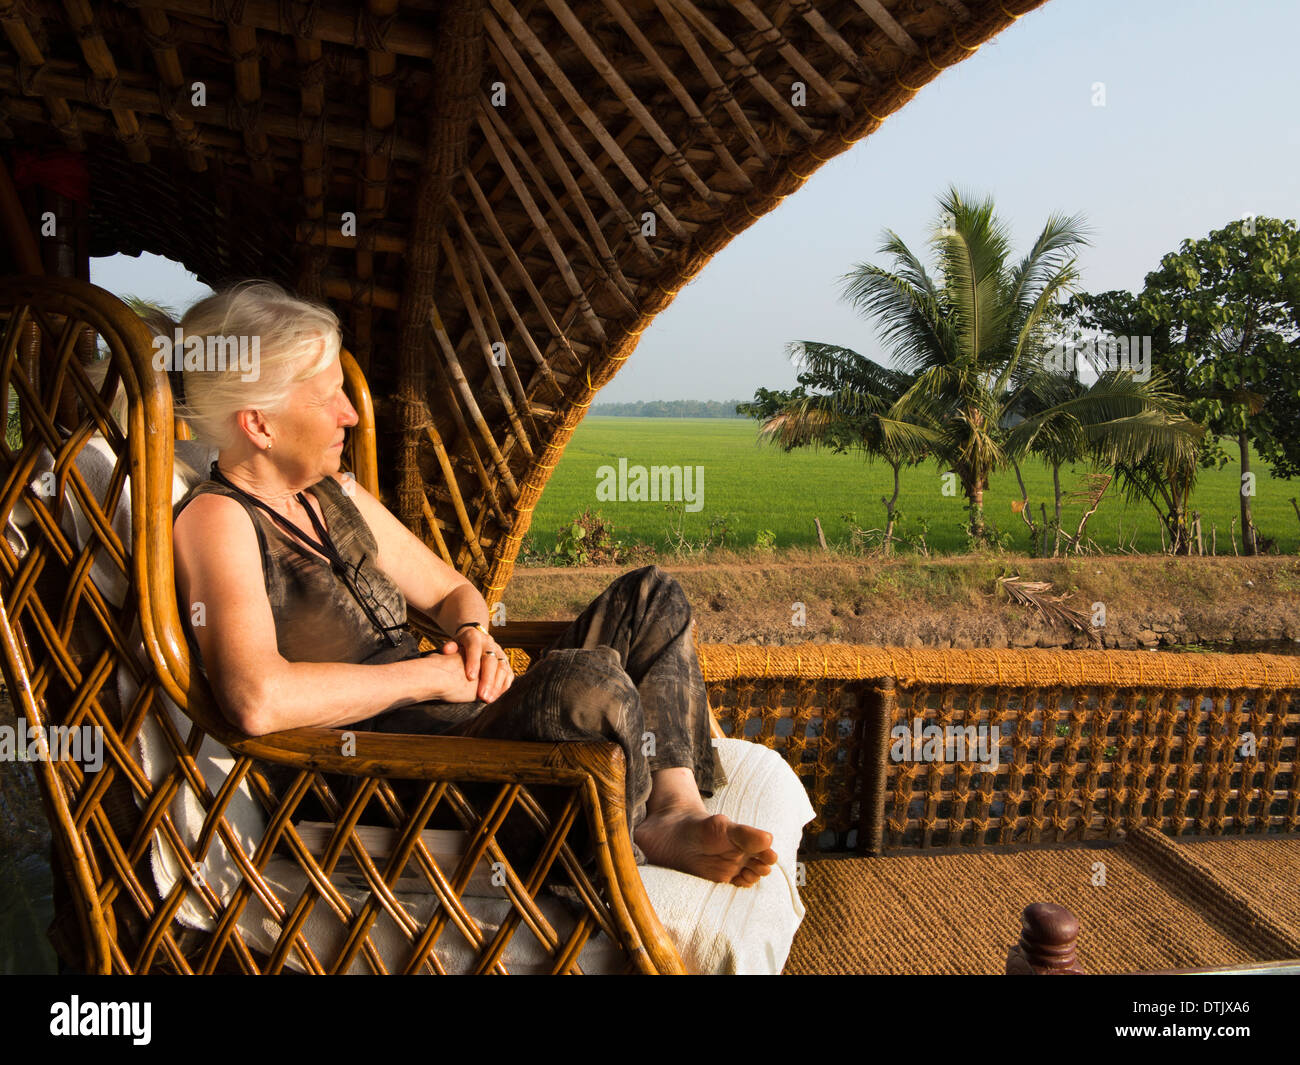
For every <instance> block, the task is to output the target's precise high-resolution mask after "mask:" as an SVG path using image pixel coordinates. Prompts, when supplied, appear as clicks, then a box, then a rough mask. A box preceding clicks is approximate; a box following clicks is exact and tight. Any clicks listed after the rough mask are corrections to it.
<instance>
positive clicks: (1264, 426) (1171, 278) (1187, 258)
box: [1140, 218, 1300, 555]
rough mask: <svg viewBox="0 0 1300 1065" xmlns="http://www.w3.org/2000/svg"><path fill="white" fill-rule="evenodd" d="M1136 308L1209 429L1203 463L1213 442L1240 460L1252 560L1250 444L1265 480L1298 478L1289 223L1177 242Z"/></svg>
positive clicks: (1296, 254)
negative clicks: (1167, 344) (1165, 337)
mask: <svg viewBox="0 0 1300 1065" xmlns="http://www.w3.org/2000/svg"><path fill="white" fill-rule="evenodd" d="M1140 307H1141V309H1142V311H1143V312H1145V313H1146V314H1147V315H1148V316H1150V318H1151V319H1152V320H1153V321H1154V322H1155V323H1156V324H1157V325H1158V326H1160V327H1163V328H1166V329H1168V330H1169V332H1170V334H1171V337H1172V339H1173V343H1172V345H1171V350H1170V353H1169V362H1170V363H1171V364H1172V365H1173V366H1176V367H1177V368H1178V370H1179V371H1180V372H1181V375H1182V377H1183V379H1184V380H1185V383H1186V387H1187V395H1188V397H1189V398H1190V399H1191V400H1192V406H1191V413H1192V416H1193V417H1194V418H1196V419H1197V420H1198V421H1200V422H1202V423H1203V424H1204V425H1206V426H1207V427H1208V429H1209V430H1210V434H1211V435H1210V437H1209V439H1208V440H1207V445H1206V451H1205V459H1204V461H1206V462H1213V463H1215V464H1216V465H1220V466H1222V465H1223V464H1224V463H1225V462H1226V461H1227V455H1226V453H1225V452H1224V450H1223V448H1222V445H1221V443H1220V438H1222V437H1225V436H1227V437H1235V438H1236V441H1237V447H1238V449H1239V451H1240V456H1241V460H1240V461H1241V467H1240V468H1241V482H1242V484H1241V492H1240V500H1241V527H1242V543H1243V550H1244V552H1245V554H1247V555H1253V554H1255V553H1256V552H1257V544H1256V536H1255V527H1254V523H1253V521H1252V515H1251V505H1250V503H1251V495H1252V493H1253V481H1254V478H1253V476H1252V475H1251V468H1250V466H1251V445H1252V444H1253V445H1254V447H1255V449H1256V450H1257V451H1258V453H1259V455H1260V457H1261V458H1263V459H1264V460H1265V461H1266V462H1268V463H1270V464H1271V465H1272V467H1273V472H1274V473H1275V474H1277V475H1278V476H1281V477H1291V476H1293V475H1294V474H1296V473H1297V472H1300V419H1297V418H1296V409H1297V402H1300V232H1297V230H1296V225H1295V222H1294V221H1285V222H1283V221H1279V220H1278V219H1275V218H1257V219H1252V220H1247V221H1243V222H1233V223H1230V224H1229V225H1227V226H1225V227H1224V228H1222V229H1218V230H1215V231H1214V232H1212V233H1210V235H1209V236H1208V237H1205V238H1203V239H1201V240H1185V241H1183V243H1182V245H1181V247H1180V248H1179V250H1178V251H1177V252H1171V253H1170V254H1168V255H1166V256H1165V257H1164V258H1163V259H1162V260H1161V261H1160V266H1159V267H1158V268H1157V269H1156V270H1154V271H1152V272H1151V273H1150V274H1148V275H1147V277H1146V288H1145V290H1144V291H1143V293H1142V297H1141V300H1140Z"/></svg>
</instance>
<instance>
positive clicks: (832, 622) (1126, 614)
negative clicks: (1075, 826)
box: [505, 552, 1300, 648]
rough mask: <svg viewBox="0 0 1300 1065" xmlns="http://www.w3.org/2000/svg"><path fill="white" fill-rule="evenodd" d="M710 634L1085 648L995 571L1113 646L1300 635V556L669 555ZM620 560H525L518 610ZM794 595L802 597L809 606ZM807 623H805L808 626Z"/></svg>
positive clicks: (551, 607)
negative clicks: (1035, 590)
mask: <svg viewBox="0 0 1300 1065" xmlns="http://www.w3.org/2000/svg"><path fill="white" fill-rule="evenodd" d="M660 565H661V566H662V568H663V569H665V570H667V571H668V572H670V573H672V575H673V576H674V577H676V578H677V579H678V580H679V581H680V582H681V584H682V586H683V587H684V588H685V589H686V592H687V594H688V595H689V596H690V599H691V602H692V603H693V604H694V606H695V609H696V616H697V618H698V620H699V625H700V635H701V638H702V639H704V640H705V641H708V642H731V643H758V644H782V643H798V642H801V641H806V640H812V641H821V642H829V643H865V644H875V645H880V646H895V647H921V646H924V647H1035V646H1037V647H1087V646H1089V642H1088V639H1087V637H1086V636H1085V635H1083V634H1082V633H1079V632H1076V631H1074V630H1072V629H1070V628H1068V627H1066V626H1064V625H1057V624H1049V623H1047V622H1044V621H1043V620H1042V618H1040V617H1039V615H1038V613H1037V612H1036V611H1034V610H1032V609H1030V608H1027V607H1025V606H1021V605H1019V604H1017V603H1013V602H1011V601H1010V600H1009V599H1008V598H1007V597H1006V596H1005V595H1004V594H1000V593H998V592H997V590H996V588H997V584H996V582H997V578H998V577H999V576H1003V575H1012V574H1019V575H1021V576H1023V577H1024V578H1026V579H1029V580H1045V581H1050V582H1051V583H1052V586H1053V593H1054V594H1064V595H1066V596H1067V598H1066V600H1065V603H1064V605H1066V606H1070V607H1073V608H1074V609H1076V610H1080V611H1082V612H1083V613H1085V614H1087V615H1089V616H1090V617H1100V612H1099V610H1098V608H1097V607H1096V606H1095V605H1094V604H1102V605H1103V606H1104V611H1105V622H1104V624H1103V625H1102V626H1100V628H1099V633H1100V635H1101V638H1102V642H1103V645H1104V646H1106V647H1118V648H1137V647H1157V646H1171V645H1174V644H1223V643H1232V642H1236V643H1245V644H1259V643H1264V642H1275V641H1284V640H1290V641H1296V640H1300V559H1297V558H1295V557H1293V556H1284V557H1263V558H1180V559H1175V558H1170V557H1167V556H1107V557H1099V558H1087V557H1085V558H1080V559H1069V560H1062V559H1032V558H1020V557H1015V556H1006V555H998V556H966V557H959V558H945V559H943V560H940V561H928V560H925V559H917V558H912V557H909V558H903V559H896V560H891V561H874V560H871V561H868V560H854V559H844V558H827V557H825V556H819V555H817V554H815V553H803V552H789V553H783V554H782V555H780V556H772V557H771V558H770V559H768V560H762V559H758V560H756V559H755V558H754V557H752V556H751V557H742V556H723V557H720V558H718V559H715V560H712V561H710V562H708V563H705V564H700V563H689V562H688V563H683V564H675V563H671V562H664V563H661V564H660ZM620 572H622V570H621V569H620V568H617V567H600V568H591V569H517V570H516V571H515V575H514V577H513V578H512V580H511V582H510V586H509V587H508V588H507V590H506V597H505V603H506V609H507V612H508V616H509V617H510V618H511V619H519V620H525V619H528V620H533V619H559V618H570V617H573V616H574V615H575V614H576V613H578V611H580V610H581V609H582V607H583V606H585V605H586V603H587V602H589V601H590V600H591V598H592V597H593V596H595V595H597V594H598V593H599V592H600V591H601V589H602V588H604V586H605V585H606V584H607V583H608V582H609V581H610V580H612V579H613V578H614V577H616V576H617V575H618V574H619V573H620ZM797 604H803V611H802V612H801V611H800V610H799V607H798V606H797ZM801 613H802V620H803V622H804V624H802V625H800V624H799V621H800V620H801Z"/></svg>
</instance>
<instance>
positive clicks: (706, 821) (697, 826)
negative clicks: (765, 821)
mask: <svg viewBox="0 0 1300 1065" xmlns="http://www.w3.org/2000/svg"><path fill="white" fill-rule="evenodd" d="M634 838H635V839H636V842H637V846H638V847H640V848H641V850H642V851H644V852H645V856H646V860H647V861H649V862H650V863H651V864H652V865H662V866H664V867H665V868H668V869H677V870H680V871H681V872H683V873H690V874H691V875H693V876H699V877H703V878H704V879H705V880H713V881H715V882H717V883H719V884H734V885H736V886H737V887H750V886H752V885H753V884H757V883H758V879H759V877H763V876H767V874H768V873H770V872H771V871H772V866H773V865H775V864H776V852H775V851H774V850H772V849H771V848H772V833H770V832H764V831H763V830H762V829H758V828H752V827H750V826H749V825H739V824H737V823H736V822H735V821H732V820H731V819H730V818H729V817H726V816H724V815H723V814H710V813H709V812H708V811H707V810H705V808H704V806H703V804H699V805H694V804H691V805H686V806H663V807H660V808H659V809H657V810H655V811H654V812H653V813H651V814H648V815H647V816H646V819H645V820H644V821H642V822H641V824H640V825H638V826H637V829H636V833H635V837H634Z"/></svg>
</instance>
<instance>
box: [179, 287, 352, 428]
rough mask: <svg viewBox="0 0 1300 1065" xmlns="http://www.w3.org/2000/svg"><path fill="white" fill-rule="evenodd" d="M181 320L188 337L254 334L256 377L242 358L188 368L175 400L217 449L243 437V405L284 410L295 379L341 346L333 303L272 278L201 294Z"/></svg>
mask: <svg viewBox="0 0 1300 1065" xmlns="http://www.w3.org/2000/svg"><path fill="white" fill-rule="evenodd" d="M180 327H181V331H182V332H183V334H184V335H185V337H186V338H189V337H195V336H198V337H205V338H206V337H247V338H249V340H250V342H251V341H252V340H254V339H255V340H256V341H257V344H256V350H257V353H258V373H257V375H256V377H255V378H254V379H250V380H245V379H244V378H245V376H246V375H244V374H243V373H241V369H240V367H239V365H238V364H237V362H232V363H231V365H229V366H228V367H226V368H224V369H214V368H204V369H195V370H188V369H187V370H184V371H183V385H184V395H185V401H184V402H183V403H177V404H176V405H175V409H176V414H177V416H178V417H181V418H183V419H184V420H185V421H186V422H187V423H189V425H190V428H192V429H193V430H194V434H195V436H197V437H198V438H199V439H200V440H203V441H205V442H206V443H208V444H211V445H212V446H214V447H216V448H217V450H219V451H222V450H225V449H226V448H229V447H233V446H234V445H235V443H236V442H237V441H238V440H239V438H240V429H239V425H238V423H237V422H236V419H235V415H236V414H237V413H238V412H239V411H242V410H261V411H265V412H266V413H268V414H279V413H281V412H282V411H283V410H284V409H285V407H286V406H287V405H288V402H289V393H290V392H292V391H293V389H294V387H295V386H296V385H297V384H298V383H299V382H300V381H305V380H307V379H309V378H311V377H315V376H316V375H317V374H318V373H321V372H322V371H324V370H326V369H328V368H329V366H330V364H331V363H333V362H334V360H335V359H337V358H338V356H339V351H340V350H341V347H342V339H341V337H340V335H339V320H338V317H337V316H336V315H335V314H334V312H333V311H331V310H330V309H329V308H328V307H326V306H324V305H323V304H320V303H315V302H312V301H309V300H302V299H298V298H296V297H294V296H291V295H289V293H287V292H286V291H285V290H284V289H282V288H281V287H280V286H279V285H276V284H274V283H273V282H270V281H256V280H254V281H243V282H240V283H239V284H237V285H235V286H234V287H232V288H228V289H224V290H223V291H221V292H218V293H215V294H214V295H211V296H208V297H206V298H204V299H201V300H199V302H198V303H196V304H194V306H193V307H191V308H190V309H189V310H188V311H186V312H185V316H184V317H183V318H182V319H181V322H180ZM322 341H323V342H324V343H322ZM177 361H178V362H179V360H177Z"/></svg>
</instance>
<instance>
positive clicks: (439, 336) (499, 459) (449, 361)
mask: <svg viewBox="0 0 1300 1065" xmlns="http://www.w3.org/2000/svg"><path fill="white" fill-rule="evenodd" d="M429 321H430V324H431V325H432V326H433V335H434V338H435V339H436V340H437V341H438V347H439V348H440V349H441V350H442V358H443V362H444V364H445V368H446V370H447V372H448V373H449V374H450V375H451V380H452V381H453V382H454V384H455V386H456V391H457V392H458V393H460V398H461V399H462V400H463V401H464V403H465V409H466V410H467V411H468V412H469V416H470V420H471V421H472V422H473V423H474V425H475V427H476V428H477V429H478V432H479V436H480V437H481V438H482V440H483V444H484V446H485V447H486V448H487V450H488V454H489V455H490V456H491V458H492V463H493V465H494V466H496V468H497V473H499V474H500V475H501V480H502V482H503V483H504V484H505V486H506V490H507V491H508V492H509V493H510V494H511V496H515V497H517V496H518V495H519V488H518V486H517V485H516V484H515V479H514V476H513V475H512V474H511V473H510V467H509V466H508V465H506V460H505V457H504V456H503V455H502V454H501V451H500V450H499V449H498V448H497V444H496V441H495V440H494V439H493V437H492V430H491V428H489V426H488V423H487V419H485V418H484V417H483V412H482V411H481V410H480V409H479V405H478V403H477V401H475V399H474V390H473V389H472V388H470V386H469V380H468V378H466V376H465V371H464V370H462V369H461V366H460V360H459V359H458V358H456V349H455V348H454V347H453V346H452V343H451V338H450V337H449V336H447V329H446V327H445V326H444V325H443V324H442V316H441V315H440V314H439V313H438V305H437V303H436V302H434V300H433V299H432V298H430V300H429ZM482 479H483V487H484V488H488V487H489V485H490V481H489V479H488V478H487V476H486V471H483V474H482Z"/></svg>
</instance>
